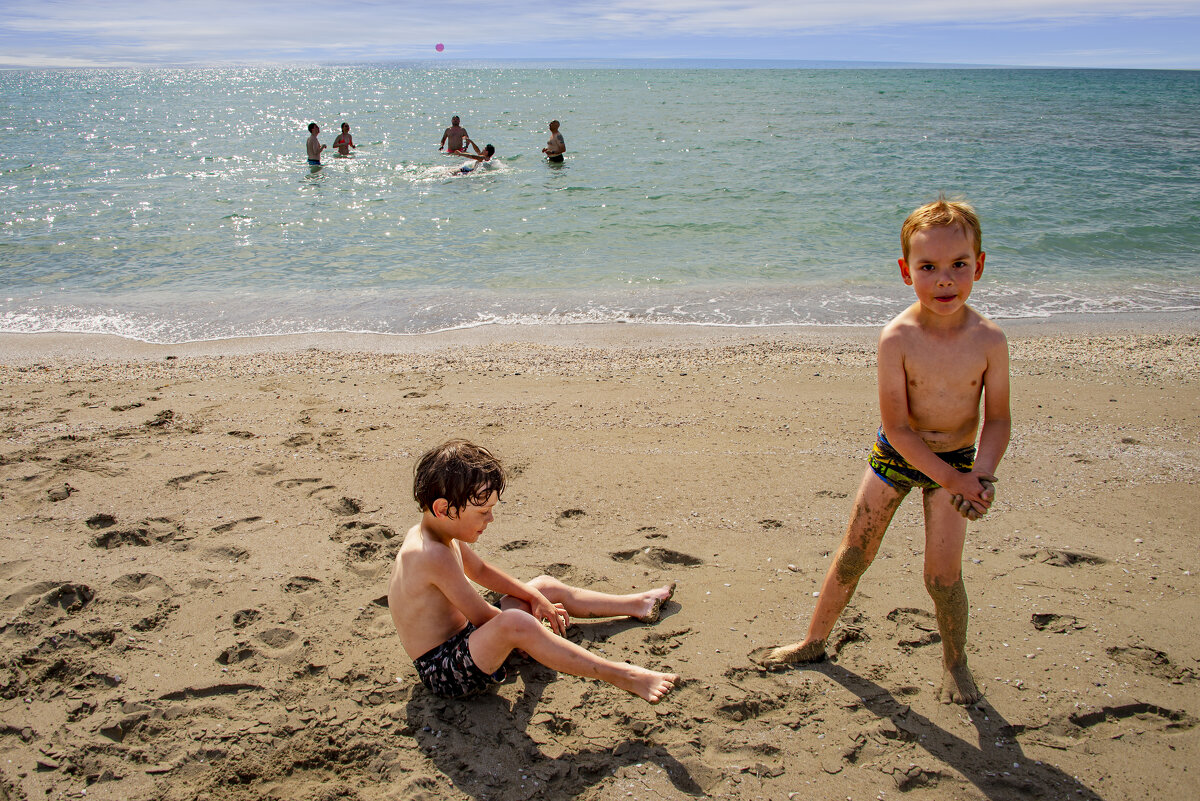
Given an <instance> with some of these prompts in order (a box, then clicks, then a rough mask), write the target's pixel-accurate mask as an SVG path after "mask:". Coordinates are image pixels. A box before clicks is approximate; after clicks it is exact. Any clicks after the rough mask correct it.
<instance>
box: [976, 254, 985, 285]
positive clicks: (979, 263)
mask: <svg viewBox="0 0 1200 801" xmlns="http://www.w3.org/2000/svg"><path fill="white" fill-rule="evenodd" d="M985 256H987V254H986V253H984V252H983V251H980V253H979V255H978V256H977V257H976V258H975V280H976V281H978V280H979V277H980V276H982V275H983V259H984V257H985Z"/></svg>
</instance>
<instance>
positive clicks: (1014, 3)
mask: <svg viewBox="0 0 1200 801" xmlns="http://www.w3.org/2000/svg"><path fill="white" fill-rule="evenodd" d="M438 43H442V44H443V45H444V49H443V51H442V52H438V51H437V50H436V49H435V45H436V44H438ZM574 58H586V59H655V58H662V59H694V58H703V59H757V60H761V59H772V60H798V61H860V62H861V61H866V62H898V63H923V64H961V65H1013V66H1016V65H1023V66H1048V67H1135V68H1166V69H1200V0H1187V1H1186V2H1185V0H988V2H979V1H978V0H974V1H973V0H817V1H816V2H813V1H811V0H579V1H577V2H576V1H573V0H540V1H539V2H531V1H530V0H474V2H470V3H466V2H459V0H443V1H442V2H436V1H435V2H421V3H418V2H415V0H287V2H283V0H206V2H203V3H186V4H185V3H182V2H178V0H171V1H170V2H164V1H163V0H137V2H134V1H133V0H37V1H36V2H28V0H23V1H22V2H16V1H15V0H0V67H8V68H38V67H107V66H166V65H221V64H237V65H249V64H296V63H312V64H328V63H338V64H346V63H358V62H390V61H411V60H429V61H431V62H437V61H439V60H447V61H449V60H455V61H458V60H463V59H468V60H469V59H483V60H494V59H539V60H556V59H574Z"/></svg>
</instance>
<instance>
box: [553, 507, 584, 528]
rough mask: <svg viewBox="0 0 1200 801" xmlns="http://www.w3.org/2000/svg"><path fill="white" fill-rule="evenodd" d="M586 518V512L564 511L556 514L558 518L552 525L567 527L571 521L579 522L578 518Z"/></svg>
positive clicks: (578, 510) (576, 510)
mask: <svg viewBox="0 0 1200 801" xmlns="http://www.w3.org/2000/svg"><path fill="white" fill-rule="evenodd" d="M586 516H587V512H585V511H583V510H582V509H564V510H563V511H561V512H559V513H558V517H557V518H555V520H554V523H555V525H559V526H565V525H569V524H570V523H571V522H572V521H575V520H579V519H580V518H582V517H586Z"/></svg>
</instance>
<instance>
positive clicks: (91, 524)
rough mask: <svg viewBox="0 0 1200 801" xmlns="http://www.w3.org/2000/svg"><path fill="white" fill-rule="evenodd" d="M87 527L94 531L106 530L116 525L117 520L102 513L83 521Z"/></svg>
mask: <svg viewBox="0 0 1200 801" xmlns="http://www.w3.org/2000/svg"><path fill="white" fill-rule="evenodd" d="M84 522H85V523H86V524H87V527H88V528H90V529H92V530H93V531H94V530H97V529H102V528H108V527H110V526H115V525H116V524H117V518H116V517H114V516H113V515H110V514H106V513H104V512H98V513H97V514H94V515H92V516H91V517H89V518H88V519H87V520H85V521H84Z"/></svg>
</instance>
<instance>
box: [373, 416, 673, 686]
mask: <svg viewBox="0 0 1200 801" xmlns="http://www.w3.org/2000/svg"><path fill="white" fill-rule="evenodd" d="M505 482H506V477H505V474H504V469H503V467H501V465H500V462H499V461H498V460H497V459H496V458H495V457H494V456H492V454H491V453H489V452H488V451H487V450H486V449H484V448H481V447H479V446H477V445H473V444H471V443H470V442H467V441H465V440H451V441H449V442H446V443H444V444H442V445H440V446H438V447H436V448H434V449H433V450H431V451H429V452H427V453H426V454H425V455H424V456H422V457H421V459H420V461H419V462H418V463H417V467H416V471H415V476H414V480H413V496H414V497H415V498H416V501H417V503H418V504H420V507H421V522H420V523H418V524H417V525H415V526H413V527H412V529H411V530H409V532H408V534H407V535H406V536H405V538H404V543H403V544H402V545H401V546H400V552H399V553H398V554H396V563H395V566H394V567H393V569H392V577H391V581H390V583H389V585H388V607H389V608H390V609H391V612H392V621H393V622H394V623H395V624H396V631H398V632H399V633H400V641H401V642H402V643H403V644H404V650H405V651H407V652H408V655H409V657H411V658H412V660H413V663H414V664H415V665H416V668H417V673H418V675H419V676H420V678H421V682H422V683H423V684H424V685H425V686H426V687H427V688H429V690H430V691H431V692H433V693H434V694H435V695H439V696H442V697H444V698H461V697H464V696H468V695H474V694H476V693H478V692H481V691H483V690H485V689H487V687H488V686H490V685H492V684H496V683H499V682H501V681H503V680H504V678H505V670H504V662H505V660H506V659H508V656H509V654H510V653H512V651H513V650H516V649H519V650H521V651H524V652H525V653H526V654H528V655H529V656H530V657H531V658H533V659H535V660H537V661H538V662H540V663H541V664H543V665H545V666H546V667H549V668H551V669H553V670H557V671H560V672H563V673H571V674H574V675H576V676H583V677H586V678H594V679H603V680H604V681H607V682H608V683H610V684H612V685H615V686H616V687H619V688H621V689H622V690H628V691H629V692H631V693H633V694H634V695H637V696H640V697H641V698H643V699H645V700H646V701H649V702H650V703H652V704H655V703H658V702H659V701H660V700H661V699H662V697H663V696H664V695H666V694H667V693H668V692H670V690H671V689H672V688H673V687H674V686H675V684H676V683H677V682H678V681H679V676H677V675H675V674H673V673H659V672H656V671H653V670H647V669H646V668H642V667H637V666H636V665H630V664H626V663H624V662H610V661H609V660H607V659H603V658H601V657H599V656H596V655H595V654H592V653H591V652H589V651H586V650H584V649H583V648H581V647H579V646H578V645H575V644H574V643H572V642H570V641H569V640H566V639H564V638H563V636H562V635H564V634H565V633H566V630H567V627H568V626H569V625H570V624H571V618H572V617H619V616H628V617H632V618H636V619H637V620H640V621H642V622H643V623H654V622H656V621H657V620H658V618H659V615H660V614H661V612H662V608H663V605H664V604H665V603H666V602H667V601H668V600H669V599H670V598H671V595H672V593H673V592H674V590H675V585H674V584H670V585H667V586H663V587H658V588H656V589H653V590H647V591H645V592H639V593H633V594H631V595H608V594H606V593H600V592H593V591H590V590H583V589H579V588H576V587H569V586H567V585H566V584H563V583H562V582H560V581H558V580H557V579H554V578H551V577H550V576H539V577H538V578H536V579H534V580H533V581H531V582H529V583H528V584H522V583H521V582H519V581H517V580H516V579H514V578H512V577H510V576H508V575H507V574H505V573H504V572H502V571H501V570H499V569H498V568H496V567H493V566H492V565H489V564H488V563H487V562H485V561H483V560H482V559H481V558H479V556H477V555H476V554H475V552H474V551H472V550H471V548H470V544H471V543H473V542H476V541H477V540H478V539H479V537H480V536H481V535H482V534H483V531H484V529H486V528H487V526H488V524H489V523H491V522H492V520H493V516H492V510H493V508H494V507H495V505H496V503H497V502H498V501H499V499H500V494H501V493H502V492H503V491H504V486H505ZM471 581H474V582H476V583H477V584H480V585H482V586H484V587H486V588H488V589H490V590H494V591H495V592H498V593H502V594H503V595H504V597H503V598H502V599H501V601H500V604H499V608H496V607H494V606H491V605H490V604H488V603H487V601H485V600H484V599H483V598H482V597H481V596H480V594H479V593H478V592H477V591H476V590H475V588H474V587H473V586H471ZM543 624H547V625H548V626H549V629H547V628H546V627H544V626H543Z"/></svg>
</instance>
